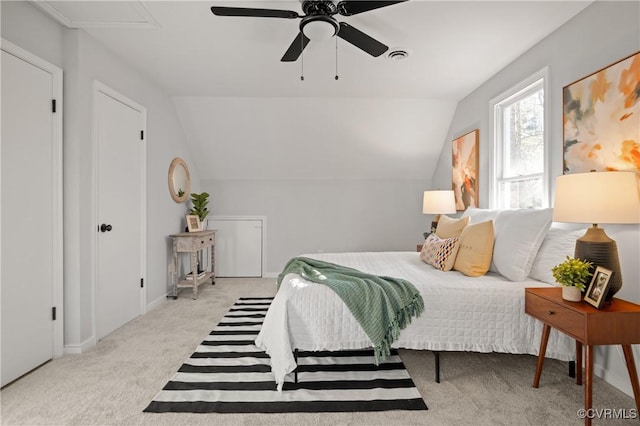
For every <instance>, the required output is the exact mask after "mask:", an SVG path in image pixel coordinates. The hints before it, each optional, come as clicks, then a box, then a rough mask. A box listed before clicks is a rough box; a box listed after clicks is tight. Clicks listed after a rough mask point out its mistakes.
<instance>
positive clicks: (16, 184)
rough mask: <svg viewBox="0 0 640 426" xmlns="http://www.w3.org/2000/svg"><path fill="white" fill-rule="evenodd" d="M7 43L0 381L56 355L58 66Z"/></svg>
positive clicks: (4, 53)
mask: <svg viewBox="0 0 640 426" xmlns="http://www.w3.org/2000/svg"><path fill="white" fill-rule="evenodd" d="M7 46H8V43H6V42H4V41H3V46H2V49H3V50H2V58H1V64H2V72H1V74H2V82H1V85H2V152H1V156H2V162H1V163H2V177H1V182H2V188H1V196H2V203H1V205H2V208H1V209H2V211H1V217H2V224H1V227H2V247H1V252H2V259H1V265H2V274H1V275H2V278H1V279H2V281H1V298H2V306H1V311H2V313H1V316H2V318H1V322H2V334H1V340H2V341H1V346H2V353H1V366H0V371H1V372H2V379H1V382H2V383H1V384H2V385H5V384H7V383H9V382H11V381H13V380H15V379H16V378H18V377H20V376H22V375H23V374H25V373H27V372H29V371H30V370H32V369H34V368H36V367H37V366H39V365H41V364H43V363H44V362H46V361H48V360H49V359H51V358H52V357H53V356H55V355H60V354H61V352H62V341H61V340H62V339H61V338H62V334H61V333H59V335H58V337H56V334H57V332H56V329H57V328H59V330H60V331H61V330H62V325H61V322H62V319H61V314H62V303H59V302H60V299H61V297H62V294H61V289H60V287H62V244H61V243H62V237H61V235H62V218H61V214H60V213H61V210H60V209H61V204H60V203H61V195H62V193H61V176H62V167H61V162H60V158H61V154H62V144H61V134H58V133H57V132H59V128H58V129H56V127H58V126H59V125H60V123H61V120H58V118H57V117H55V114H56V113H54V112H53V104H52V99H54V98H55V96H56V95H55V92H57V91H59V90H61V88H62V87H61V85H62V78H61V76H62V71H61V70H60V69H59V68H57V67H55V66H53V65H51V64H47V63H45V62H44V61H41V60H38V59H37V58H35V57H32V56H31V55H30V54H26V52H20V51H21V49H17V48H15V47H14V48H11V49H9V50H11V51H13V52H17V53H18V54H20V57H18V56H15V55H14V54H12V53H8V52H7V51H5V49H7ZM21 53H24V55H22V54H21ZM35 63H37V65H36V64H35ZM42 66H44V68H43V67H42ZM58 78H59V81H57V79H58ZM56 87H57V88H56ZM57 101H58V102H60V101H61V99H57ZM57 114H58V115H60V114H61V113H60V111H58V112H57ZM56 293H58V294H56ZM57 302H58V306H56V304H57ZM54 307H55V308H56V310H57V311H58V313H59V315H58V319H57V322H58V324H59V325H56V321H54V318H53V308H54ZM56 339H58V340H59V341H56ZM56 346H58V349H56Z"/></svg>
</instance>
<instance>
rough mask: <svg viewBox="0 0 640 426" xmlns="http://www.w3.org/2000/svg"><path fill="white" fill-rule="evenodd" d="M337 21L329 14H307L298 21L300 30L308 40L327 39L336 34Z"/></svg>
mask: <svg viewBox="0 0 640 426" xmlns="http://www.w3.org/2000/svg"><path fill="white" fill-rule="evenodd" d="M338 28H339V26H338V22H336V20H335V19H333V18H332V17H330V16H326V15H316V16H307V17H305V18H303V19H302V22H300V31H302V33H303V34H304V35H305V36H307V38H309V40H313V41H316V40H329V39H330V38H331V37H333V36H334V35H336V34H338Z"/></svg>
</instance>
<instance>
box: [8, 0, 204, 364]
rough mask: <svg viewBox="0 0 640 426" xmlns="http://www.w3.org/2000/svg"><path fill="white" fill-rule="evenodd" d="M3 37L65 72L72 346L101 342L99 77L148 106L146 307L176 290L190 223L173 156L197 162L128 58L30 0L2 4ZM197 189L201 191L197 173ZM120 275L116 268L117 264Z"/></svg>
mask: <svg viewBox="0 0 640 426" xmlns="http://www.w3.org/2000/svg"><path fill="white" fill-rule="evenodd" d="M2 36H3V37H4V38H6V39H7V40H9V41H12V42H14V43H16V44H18V45H19V46H21V47H23V48H24V49H26V50H29V51H31V52H32V53H34V54H36V55H39V56H41V57H43V58H44V59H47V60H49V61H51V62H53V63H55V64H57V65H59V66H61V67H62V68H63V70H64V73H65V74H64V97H65V105H64V114H65V116H64V154H63V156H64V216H65V220H64V226H65V229H64V239H65V253H64V254H65V265H64V273H65V306H64V309H65V348H66V349H67V350H68V351H71V352H73V351H79V350H82V349H86V348H87V347H90V346H91V345H92V344H93V343H95V330H94V319H93V318H94V309H95V305H94V284H93V281H94V277H93V276H92V267H91V265H92V262H93V261H94V258H93V257H94V255H95V244H94V238H95V232H97V231H96V229H97V223H96V222H95V214H96V213H95V211H94V206H93V199H94V192H93V184H92V176H93V170H92V158H93V152H92V147H91V108H92V90H93V81H94V80H99V81H100V82H102V83H104V84H106V85H107V86H109V87H111V88H112V89H114V90H116V91H118V92H120V93H122V94H123V95H125V96H127V97H129V98H131V99H133V100H134V101H136V102H137V103H139V104H141V105H143V106H145V107H146V108H147V114H148V116H147V135H146V139H147V273H146V277H145V278H146V280H145V281H146V288H147V305H148V306H149V305H153V304H155V303H159V302H161V301H163V300H164V297H165V295H166V293H167V291H168V289H169V280H168V274H167V263H168V261H169V259H170V257H171V247H170V242H169V239H168V238H167V236H168V235H169V234H171V233H175V232H179V231H180V230H181V228H182V227H183V226H184V214H186V212H187V208H186V205H185V204H176V203H174V202H173V200H172V199H171V197H170V196H169V192H168V185H167V172H168V169H169V164H170V162H171V160H172V159H173V157H176V156H179V157H182V158H184V159H185V160H186V161H187V164H193V162H192V158H191V155H190V153H189V150H188V147H187V144H186V141H185V138H184V135H183V132H182V128H181V126H180V123H179V122H178V119H177V114H176V112H175V108H174V105H173V103H172V102H171V100H170V98H169V97H168V96H166V95H165V94H164V93H163V92H162V90H161V89H159V88H158V87H157V86H156V85H155V84H154V83H153V82H151V81H149V80H148V79H147V78H145V77H144V76H143V75H141V74H139V73H138V72H136V70H134V69H132V68H131V67H130V66H129V65H128V64H126V63H123V62H122V61H121V60H120V59H119V58H118V57H117V56H116V55H114V54H112V53H111V52H109V51H108V50H106V49H105V48H104V47H103V46H102V45H100V44H99V43H98V42H97V41H95V40H94V39H93V38H92V37H91V36H89V35H88V34H87V33H86V32H84V31H82V30H70V29H66V28H64V27H62V26H60V25H59V24H57V23H56V22H55V21H53V20H52V19H50V18H49V17H47V16H45V15H44V14H43V13H42V12H40V11H39V10H38V9H37V8H35V7H33V6H32V5H31V4H29V3H27V2H3V8H2ZM191 176H192V179H193V185H192V188H193V190H194V191H196V190H197V189H198V188H199V179H198V174H197V172H196V170H195V169H194V168H192V170H191ZM113 273H114V279H117V265H114V269H113Z"/></svg>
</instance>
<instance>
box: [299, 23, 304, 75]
mask: <svg viewBox="0 0 640 426" xmlns="http://www.w3.org/2000/svg"><path fill="white" fill-rule="evenodd" d="M301 34H302V33H301ZM300 67H301V69H300V81H304V37H300Z"/></svg>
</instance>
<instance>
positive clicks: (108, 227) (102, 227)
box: [100, 223, 112, 232]
mask: <svg viewBox="0 0 640 426" xmlns="http://www.w3.org/2000/svg"><path fill="white" fill-rule="evenodd" d="M111 229H112V228H111V225H107V224H106V223H103V224H102V225H100V232H109V231H111Z"/></svg>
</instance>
